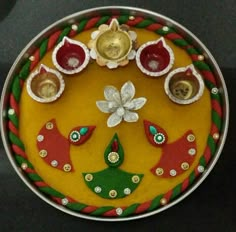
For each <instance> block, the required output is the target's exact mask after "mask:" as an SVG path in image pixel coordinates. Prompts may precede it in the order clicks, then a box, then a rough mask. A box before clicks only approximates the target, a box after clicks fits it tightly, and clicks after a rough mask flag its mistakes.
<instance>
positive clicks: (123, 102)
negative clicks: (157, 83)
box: [96, 81, 147, 127]
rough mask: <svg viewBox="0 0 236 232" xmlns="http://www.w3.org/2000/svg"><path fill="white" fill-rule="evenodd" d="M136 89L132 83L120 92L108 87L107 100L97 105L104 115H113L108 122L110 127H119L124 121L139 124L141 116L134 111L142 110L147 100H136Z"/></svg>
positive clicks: (125, 85)
mask: <svg viewBox="0 0 236 232" xmlns="http://www.w3.org/2000/svg"><path fill="white" fill-rule="evenodd" d="M134 95H135V87H134V85H133V83H132V82H131V81H128V82H126V83H125V84H124V85H123V86H122V87H121V91H120V92H119V91H118V90H117V89H116V88H115V87H114V86H106V87H105V89H104V97H105V99H106V100H104V101H97V102H96V105H97V107H98V108H99V110H101V111H102V112H103V113H112V114H111V115H110V117H109V118H108V120H107V126H108V127H114V126H116V125H118V124H119V123H120V122H121V121H122V119H124V121H126V122H137V121H138V119H139V116H138V114H137V113H135V112H132V110H139V109H141V108H142V107H143V106H144V104H145V103H146V101H147V99H146V98H144V97H140V98H134V99H133V97H134Z"/></svg>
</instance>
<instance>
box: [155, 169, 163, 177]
mask: <svg viewBox="0 0 236 232" xmlns="http://www.w3.org/2000/svg"><path fill="white" fill-rule="evenodd" d="M163 173H164V170H163V168H157V169H156V174H157V175H158V176H162V175H163Z"/></svg>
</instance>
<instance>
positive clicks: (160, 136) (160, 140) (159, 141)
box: [154, 133, 165, 144]
mask: <svg viewBox="0 0 236 232" xmlns="http://www.w3.org/2000/svg"><path fill="white" fill-rule="evenodd" d="M154 142H155V143H156V144H163V143H164V142H165V136H164V135H163V134H162V133H157V134H155V136H154Z"/></svg>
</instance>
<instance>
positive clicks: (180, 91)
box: [165, 65, 204, 104]
mask: <svg viewBox="0 0 236 232" xmlns="http://www.w3.org/2000/svg"><path fill="white" fill-rule="evenodd" d="M203 91H204V82H203V79H202V77H201V75H200V74H199V73H198V72H197V71H196V70H195V68H194V66H193V65H189V66H187V67H183V68H177V69H175V70H173V71H172V72H170V73H169V74H168V76H167V77H166V80H165V92H166V94H167V95H168V96H169V98H170V99H171V100H172V101H173V102H175V103H178V104H190V103H193V102H195V101H197V100H198V99H200V97H201V96H202V94H203Z"/></svg>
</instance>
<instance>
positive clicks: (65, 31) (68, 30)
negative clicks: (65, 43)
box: [57, 26, 71, 44]
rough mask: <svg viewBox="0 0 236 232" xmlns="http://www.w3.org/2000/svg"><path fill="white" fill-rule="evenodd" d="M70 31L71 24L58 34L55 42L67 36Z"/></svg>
mask: <svg viewBox="0 0 236 232" xmlns="http://www.w3.org/2000/svg"><path fill="white" fill-rule="evenodd" d="M70 31H71V26H68V27H66V28H65V29H64V30H63V31H62V32H61V34H60V36H59V38H58V40H57V44H58V43H60V42H61V41H62V39H63V38H64V37H65V36H67V35H68V34H69V33H70Z"/></svg>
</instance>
